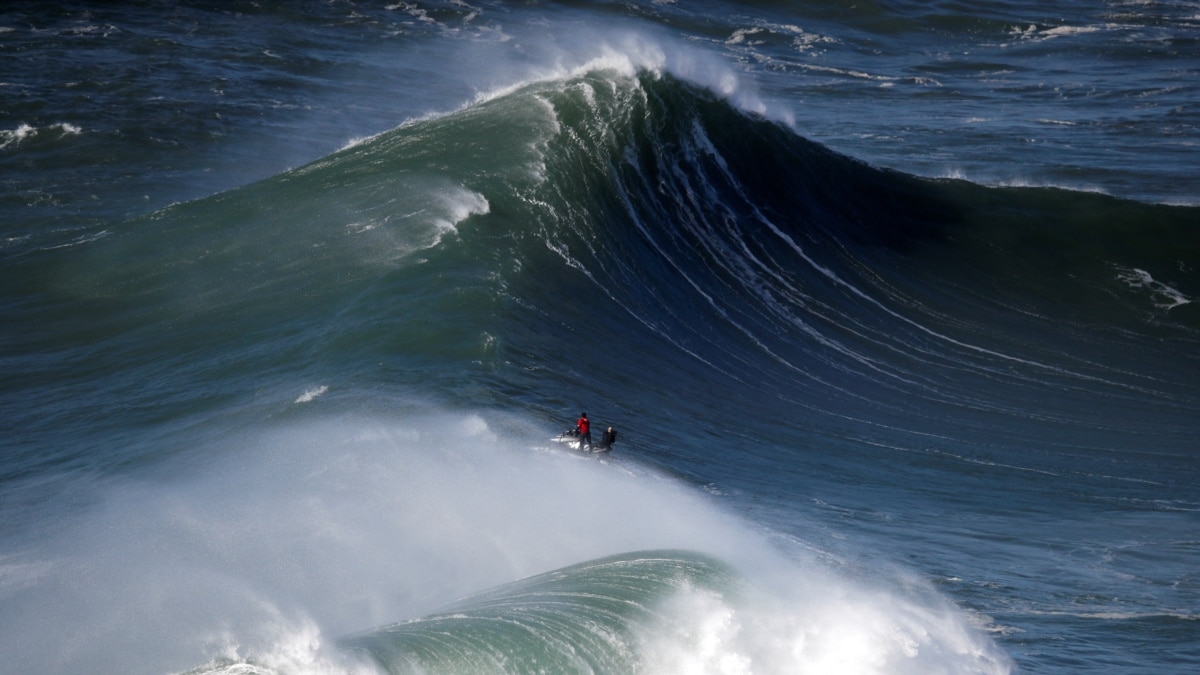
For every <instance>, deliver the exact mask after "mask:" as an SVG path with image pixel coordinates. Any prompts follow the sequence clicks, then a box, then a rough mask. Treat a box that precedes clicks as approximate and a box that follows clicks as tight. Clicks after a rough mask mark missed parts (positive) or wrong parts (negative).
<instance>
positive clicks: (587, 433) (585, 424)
mask: <svg viewBox="0 0 1200 675" xmlns="http://www.w3.org/2000/svg"><path fill="white" fill-rule="evenodd" d="M575 429H576V431H578V432H579V450H580V452H582V451H583V442H584V441H587V446H588V451H589V452H590V451H591V449H592V423H591V422H589V421H588V418H587V413H579V420H578V421H577V422H575Z"/></svg>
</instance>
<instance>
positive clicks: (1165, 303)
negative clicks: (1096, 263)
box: [1116, 265, 1192, 311]
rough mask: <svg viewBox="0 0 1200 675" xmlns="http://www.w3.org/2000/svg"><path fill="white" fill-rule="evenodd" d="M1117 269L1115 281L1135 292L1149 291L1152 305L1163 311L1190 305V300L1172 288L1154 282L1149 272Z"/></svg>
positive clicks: (1168, 285)
mask: <svg viewBox="0 0 1200 675" xmlns="http://www.w3.org/2000/svg"><path fill="white" fill-rule="evenodd" d="M1116 267H1117V279H1119V280H1120V281H1122V282H1124V283H1125V285H1126V286H1129V287H1130V288H1133V289H1136V290H1147V291H1150V294H1151V297H1152V298H1154V305H1155V306H1156V307H1161V308H1162V309H1165V310H1168V311H1169V310H1172V309H1174V308H1176V307H1179V306H1180V305H1187V304H1191V302H1192V298H1189V297H1188V296H1186V295H1184V294H1183V293H1182V292H1180V291H1179V290H1178V289H1176V288H1175V287H1174V286H1171V285H1170V284H1165V283H1163V282H1161V281H1157V280H1155V278H1154V277H1153V276H1151V275H1150V273H1149V272H1147V271H1146V270H1142V269H1137V268H1127V267H1121V266H1119V265H1117V266H1116Z"/></svg>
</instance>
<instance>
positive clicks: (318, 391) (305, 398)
mask: <svg viewBox="0 0 1200 675" xmlns="http://www.w3.org/2000/svg"><path fill="white" fill-rule="evenodd" d="M327 391H329V387H328V386H326V385H321V386H319V387H314V388H312V389H308V390H306V391H305V392H304V393H303V394H301V395H300V397H299V398H297V399H296V400H295V402H296V403H308V402H309V401H312V400H315V399H316V398H317V397H319V396H321V395H323V394H324V393H325V392H327Z"/></svg>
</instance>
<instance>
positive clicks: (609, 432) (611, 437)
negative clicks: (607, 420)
mask: <svg viewBox="0 0 1200 675" xmlns="http://www.w3.org/2000/svg"><path fill="white" fill-rule="evenodd" d="M616 442H617V430H616V429H613V428H612V427H609V428H607V429H605V430H604V433H603V434H601V435H600V445H599V446H597V447H598V448H599V450H597V452H608V451H609V450H612V446H613V443H616Z"/></svg>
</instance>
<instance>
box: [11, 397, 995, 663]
mask: <svg viewBox="0 0 1200 675" xmlns="http://www.w3.org/2000/svg"><path fill="white" fill-rule="evenodd" d="M537 443H538V436H537V430H536V429H531V428H528V427H527V426H523V425H522V423H521V422H519V421H517V420H511V419H510V420H498V422H497V423H496V426H493V425H492V424H489V423H488V422H485V421H484V420H483V419H482V418H480V417H478V416H475V415H461V414H450V413H436V412H429V413H427V414H423V415H420V416H419V417H417V418H411V419H390V420H385V419H369V418H361V417H356V416H352V415H351V416H337V417H333V418H329V419H320V420H310V421H306V422H302V423H298V424H294V425H293V424H290V425H286V426H285V427H281V428H276V429H268V430H263V431H257V432H251V433H246V434H242V433H237V434H233V435H232V436H230V437H228V438H227V439H226V440H225V441H222V442H220V443H219V444H218V445H219V446H220V447H214V448H207V449H205V450H206V453H205V454H206V455H208V456H211V457H213V458H214V459H213V460H212V461H211V462H210V463H209V464H208V465H207V466H203V467H191V470H189V471H187V472H186V474H181V472H179V471H178V470H179V469H180V468H182V467H186V466H188V465H189V464H190V462H187V461H183V460H177V461H172V462H167V463H164V464H163V465H162V466H160V467H158V468H157V469H156V470H155V471H153V472H152V473H151V474H150V475H144V476H140V477H137V478H123V479H114V480H110V481H105V482H103V483H100V484H98V485H96V486H94V488H93V491H94V494H93V498H94V503H95V506H94V507H93V508H91V509H88V510H87V511H85V512H81V513H76V514H72V515H69V516H67V517H66V519H65V521H64V522H63V523H61V525H60V526H59V527H58V528H57V531H56V532H55V533H54V535H53V536H50V537H47V538H46V539H44V540H43V541H41V542H39V544H38V545H37V546H36V547H34V548H32V549H30V550H28V551H26V552H24V553H23V554H22V555H21V556H19V557H17V558H13V557H9V558H8V559H6V560H5V564H4V572H5V575H4V576H5V587H6V596H7V597H8V601H7V603H6V604H8V605H9V608H10V609H9V610H7V611H6V612H5V615H4V619H3V623H4V630H3V631H0V632H2V633H3V636H4V637H3V638H0V639H2V641H3V652H4V653H5V654H6V660H7V662H8V663H9V664H10V666H16V667H17V668H18V670H26V669H29V670H33V669H36V668H38V667H39V666H44V667H48V668H51V669H53V670H54V671H55V672H61V673H72V672H94V668H95V664H97V663H104V664H108V667H107V668H106V669H108V670H111V671H113V672H117V671H120V672H128V673H139V672H178V671H182V670H187V669H189V668H191V667H193V666H195V665H196V659H197V655H199V654H205V653H208V654H214V655H217V656H218V657H219V658H218V659H217V660H216V661H214V662H213V663H212V664H211V665H210V666H205V667H203V668H200V669H199V670H198V671H196V672H235V670H234V666H235V665H236V664H256V667H260V668H262V669H263V670H262V672H347V670H349V671H351V672H374V671H373V669H372V667H371V666H369V665H366V664H355V663H354V662H353V661H352V660H350V657H349V656H348V655H347V654H346V653H344V652H341V651H339V650H337V649H335V648H333V644H332V643H333V642H334V639H335V638H337V637H338V636H341V635H344V634H347V633H351V632H357V631H360V630H364V629H367V628H370V627H372V626H376V625H383V624H387V623H390V622H392V621H395V620H397V619H403V618H416V617H419V616H421V615H423V614H429V613H431V612H434V611H435V610H438V609H439V608H441V607H442V606H445V605H447V604H449V603H450V602H452V601H455V600H458V599H459V598H461V597H463V596H465V595H469V593H470V592H473V591H482V590H484V589H487V588H490V587H492V586H497V585H500V584H503V583H505V582H508V581H510V580H513V579H519V578H522V577H526V576H530V575H533V574H537V573H540V572H545V571H547V570H551V569H554V568H557V567H563V566H567V565H570V564H573V563H576V562H578V561H581V560H589V559H592V558H600V557H602V556H605V555H609V554H611V553H612V552H613V551H630V552H632V551H638V550H642V549H647V548H663V547H667V548H678V549H684V550H694V551H703V552H705V553H708V554H709V555H713V556H716V557H717V558H718V559H720V560H724V561H727V563H728V564H730V565H731V566H732V568H733V570H734V571H735V574H737V575H739V577H740V578H741V581H739V582H738V583H737V584H735V585H734V586H720V587H716V588H709V589H703V588H693V587H691V586H690V585H689V582H688V581H687V579H686V578H680V579H679V583H680V584H682V585H681V586H679V591H680V594H679V595H672V594H668V595H666V596H664V597H662V598H659V599H658V600H655V599H654V598H653V597H645V598H643V597H641V596H639V595H635V596H633V597H635V598H638V599H639V601H640V602H644V603H647V604H648V605H649V606H648V609H649V610H652V611H653V612H654V613H656V614H657V615H659V616H660V617H661V620H660V621H659V622H656V623H655V624H654V625H652V626H648V627H644V628H643V631H642V632H637V633H634V635H635V636H636V638H637V640H639V641H643V642H644V643H645V644H634V645H629V646H630V647H632V648H637V650H638V651H637V653H635V654H629V653H620V652H618V653H617V656H616V657H613V658H616V659H617V661H616V662H615V663H611V664H610V665H611V666H612V668H613V669H614V671H615V670H621V669H625V668H630V667H636V666H639V665H640V666H643V667H644V669H645V672H680V668H681V667H683V668H684V669H685V670H687V671H688V672H787V671H789V670H791V669H793V668H796V667H801V666H802V667H820V668H822V669H823V670H824V671H825V672H910V671H911V672H934V671H936V670H937V669H938V668H942V669H945V670H946V672H952V671H957V668H958V666H956V665H955V664H956V663H957V664H960V665H961V664H972V663H977V664H979V665H980V666H981V667H982V668H983V669H982V670H979V671H977V672H1003V669H1004V667H1005V665H1004V664H1005V663H1006V658H1005V657H1003V656H1002V655H1001V654H1000V653H999V652H997V651H996V650H995V648H994V647H992V646H990V644H989V643H988V641H987V640H986V639H985V638H983V637H982V636H981V635H980V634H979V633H978V632H977V631H976V630H975V628H974V627H972V626H971V625H970V622H969V618H968V617H967V616H966V615H965V614H963V613H962V612H961V611H959V610H957V609H955V608H953V607H951V606H950V605H948V604H947V603H945V601H943V600H941V599H939V598H938V597H937V595H936V594H935V593H934V592H933V591H932V590H931V589H929V588H927V587H923V584H921V583H919V582H917V583H916V585H915V586H908V585H906V584H909V583H912V582H914V581H915V580H914V579H912V578H907V579H906V578H903V577H895V578H892V579H890V580H889V579H888V578H886V576H885V577H878V578H873V579H869V580H864V579H854V578H853V577H852V576H850V575H847V574H846V573H845V572H844V571H839V570H838V569H836V566H833V565H830V564H828V563H827V562H821V561H819V560H818V559H817V557H816V556H814V555H812V554H811V553H810V554H805V555H803V556H801V557H799V558H792V559H790V560H788V559H785V558H783V557H781V556H780V555H779V553H778V551H776V550H774V549H773V548H772V547H771V546H769V545H768V543H767V540H766V536H765V533H764V532H762V531H761V530H758V528H755V527H753V526H751V525H750V524H748V523H745V522H741V521H739V520H738V519H737V518H735V517H732V516H730V515H728V514H727V513H722V512H721V510H719V509H718V508H717V507H716V506H715V505H714V504H713V503H712V502H711V500H709V499H707V498H705V497H704V496H702V495H700V494H698V493H696V492H694V491H692V490H690V489H688V488H687V487H686V486H685V485H683V484H680V483H678V482H677V481H675V480H671V479H668V478H665V477H663V476H661V475H656V474H655V473H653V472H649V471H646V470H645V469H642V468H640V467H637V466H636V465H632V464H629V463H628V462H626V461H618V460H615V459H614V460H610V461H607V462H597V461H595V460H594V459H591V458H587V457H582V456H573V455H570V454H566V455H564V454H562V453H561V452H558V451H556V450H551V449H549V448H546V447H544V441H542V444H543V445H542V446H540V447H539V446H538V445H537ZM192 450H195V449H192ZM653 603H664V604H662V606H656V605H655V604H653ZM64 608H70V611H69V612H65V613H64ZM460 611H469V610H460ZM563 611H564V613H565V614H568V615H569V613H570V612H571V611H572V610H570V609H569V608H568V609H565V610H563ZM580 611H583V610H580ZM16 617H20V620H19V621H18V620H15V619H16ZM664 622H665V623H664ZM131 626H136V627H137V630H130V627H131ZM626 629H628V627H627V626H612V627H611V630H613V631H619V630H626ZM527 642H529V643H530V644H531V645H536V644H538V642H539V640H538V639H537V638H536V637H533V638H527ZM528 649H534V650H536V647H534V646H531V647H528ZM864 650H865V651H864ZM513 658H516V657H515V656H514V657H513ZM631 659H632V660H631ZM685 663H687V664H690V665H687V666H681V664H685ZM984 664H991V665H990V666H988V665H984ZM825 666H830V668H825ZM973 667H974V666H973ZM730 668H732V669H730ZM930 668H932V669H933V670H932V671H931V670H930ZM489 670H490V669H489ZM189 672H190V671H189ZM958 672H961V671H958Z"/></svg>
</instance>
